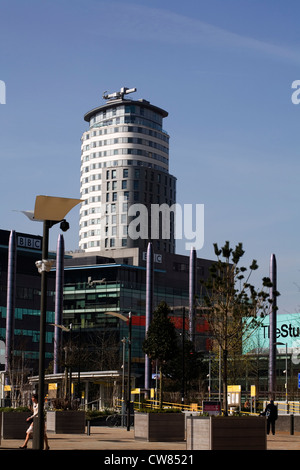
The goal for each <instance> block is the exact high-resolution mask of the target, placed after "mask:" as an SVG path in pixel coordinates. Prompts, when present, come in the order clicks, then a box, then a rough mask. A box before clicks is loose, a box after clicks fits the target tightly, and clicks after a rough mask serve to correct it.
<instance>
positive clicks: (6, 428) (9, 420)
mask: <svg viewBox="0 0 300 470" xmlns="http://www.w3.org/2000/svg"><path fill="white" fill-rule="evenodd" d="M0 415H1V416H0V418H1V424H2V430H1V436H2V439H25V435H26V431H27V429H28V428H29V423H28V422H27V421H26V419H27V418H29V416H31V415H32V413H30V411H29V412H28V413H27V412H26V411H25V412H20V413H19V412H17V411H16V412H14V411H11V412H9V411H8V412H3V413H0ZM0 428H1V426H0Z"/></svg>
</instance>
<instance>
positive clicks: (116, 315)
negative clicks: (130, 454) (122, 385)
mask: <svg viewBox="0 0 300 470" xmlns="http://www.w3.org/2000/svg"><path fill="white" fill-rule="evenodd" d="M104 313H106V314H107V315H112V316H114V317H118V318H120V319H121V320H123V321H125V322H128V387H127V388H128V390H127V403H126V411H127V431H130V398H131V329H132V320H131V312H129V313H128V318H127V317H125V315H122V313H119V312H104Z"/></svg>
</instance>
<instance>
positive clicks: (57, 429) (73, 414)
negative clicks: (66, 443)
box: [47, 411, 85, 434]
mask: <svg viewBox="0 0 300 470" xmlns="http://www.w3.org/2000/svg"><path fill="white" fill-rule="evenodd" d="M47 432H49V433H51V432H53V433H55V434H84V433H85V412H84V411H47Z"/></svg>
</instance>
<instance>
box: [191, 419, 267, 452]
mask: <svg viewBox="0 0 300 470" xmlns="http://www.w3.org/2000/svg"><path fill="white" fill-rule="evenodd" d="M186 442H187V450H266V448H267V437H266V420H265V418H262V417H251V416H248V417H210V418H204V417H203V418H201V417H200V418H198V417H197V418H194V417H190V418H189V417H188V418H187V439H186Z"/></svg>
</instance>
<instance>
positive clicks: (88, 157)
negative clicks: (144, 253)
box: [79, 88, 176, 253]
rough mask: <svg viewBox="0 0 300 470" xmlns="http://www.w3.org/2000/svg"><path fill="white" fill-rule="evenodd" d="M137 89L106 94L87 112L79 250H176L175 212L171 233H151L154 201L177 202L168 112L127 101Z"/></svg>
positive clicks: (147, 103) (172, 215)
mask: <svg viewBox="0 0 300 470" xmlns="http://www.w3.org/2000/svg"><path fill="white" fill-rule="evenodd" d="M134 91H136V90H135V89H130V90H129V89H127V88H122V89H121V90H120V92H116V93H113V94H111V95H106V96H103V98H104V99H105V100H106V103H105V104H104V105H102V106H99V107H98V108H95V109H93V110H91V111H89V112H88V113H86V115H85V116H84V119H85V121H87V122H88V123H89V128H88V130H87V131H85V132H84V133H83V135H82V139H81V140H82V144H81V176H80V178H81V179H80V188H81V198H82V199H84V202H83V203H82V204H81V208H80V230H79V248H80V249H81V250H83V251H85V252H89V251H90V252H92V251H93V252H95V251H98V250H99V251H105V250H113V249H120V248H133V247H140V248H142V249H144V248H145V247H146V246H147V244H148V242H149V241H152V242H153V244H154V249H155V251H156V252H169V253H174V252H175V238H174V217H175V216H174V213H173V212H172V211H170V212H169V216H170V221H169V225H170V230H169V232H168V233H167V236H164V237H162V236H161V231H160V235H159V236H157V231H155V230H152V232H151V226H152V227H153V225H155V224H154V220H152V219H153V216H151V213H152V214H154V212H151V208H152V207H153V205H155V206H156V207H158V205H159V207H163V206H162V205H164V206H165V207H168V208H170V207H172V206H173V205H174V204H175V203H176V178H175V177H174V176H172V175H170V174H169V135H168V134H167V132H166V131H164V130H163V119H164V118H166V117H167V116H168V113H167V112H166V111H164V110H163V109H161V108H158V107H156V106H153V105H151V104H150V103H149V102H148V101H146V100H143V99H141V100H137V101H134V100H131V99H125V95H127V94H129V93H132V92H134ZM130 207H131V209H130ZM137 209H139V210H137ZM155 214H156V217H157V211H156V212H155ZM151 217H152V218H151ZM160 217H161V215H160ZM134 220H135V221H136V223H135V224H133V223H132V221H134ZM155 223H156V224H157V221H155ZM130 225H131V229H132V227H134V231H133V230H130Z"/></svg>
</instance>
